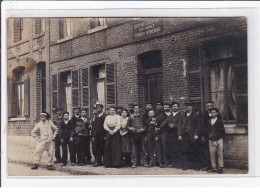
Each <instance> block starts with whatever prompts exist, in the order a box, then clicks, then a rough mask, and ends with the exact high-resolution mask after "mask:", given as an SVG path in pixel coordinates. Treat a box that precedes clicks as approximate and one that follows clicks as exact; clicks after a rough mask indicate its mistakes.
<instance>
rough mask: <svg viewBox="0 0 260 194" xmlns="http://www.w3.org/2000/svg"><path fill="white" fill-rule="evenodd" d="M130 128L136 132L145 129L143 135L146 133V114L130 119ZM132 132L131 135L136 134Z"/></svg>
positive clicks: (133, 116)
mask: <svg viewBox="0 0 260 194" xmlns="http://www.w3.org/2000/svg"><path fill="white" fill-rule="evenodd" d="M128 126H129V127H133V128H135V130H136V131H138V130H140V129H143V131H142V133H145V130H146V120H144V114H143V115H141V114H138V115H136V114H133V115H132V116H130V117H129V119H128ZM136 131H135V132H133V131H131V133H136Z"/></svg>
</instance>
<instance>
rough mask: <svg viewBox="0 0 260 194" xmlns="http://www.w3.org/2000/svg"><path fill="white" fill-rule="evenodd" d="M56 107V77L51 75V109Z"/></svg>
mask: <svg viewBox="0 0 260 194" xmlns="http://www.w3.org/2000/svg"><path fill="white" fill-rule="evenodd" d="M57 107H58V75H57V74H55V75H52V108H53V109H55V108H57Z"/></svg>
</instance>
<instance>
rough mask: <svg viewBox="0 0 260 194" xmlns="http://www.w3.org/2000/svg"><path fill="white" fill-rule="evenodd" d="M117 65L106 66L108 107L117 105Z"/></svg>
mask: <svg viewBox="0 0 260 194" xmlns="http://www.w3.org/2000/svg"><path fill="white" fill-rule="evenodd" d="M115 80H116V78H115V64H114V63H111V64H106V105H107V106H109V105H116V85H115Z"/></svg>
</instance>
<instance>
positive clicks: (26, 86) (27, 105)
mask: <svg viewBox="0 0 260 194" xmlns="http://www.w3.org/2000/svg"><path fill="white" fill-rule="evenodd" d="M24 115H25V116H30V78H28V79H26V80H25V81H24Z"/></svg>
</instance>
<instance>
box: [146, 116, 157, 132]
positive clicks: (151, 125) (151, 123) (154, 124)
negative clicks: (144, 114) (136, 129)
mask: <svg viewBox="0 0 260 194" xmlns="http://www.w3.org/2000/svg"><path fill="white" fill-rule="evenodd" d="M153 120H154V121H153ZM146 126H147V128H146V132H147V133H154V132H155V127H157V121H156V118H155V117H153V118H150V117H149V119H147V120H146Z"/></svg>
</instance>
